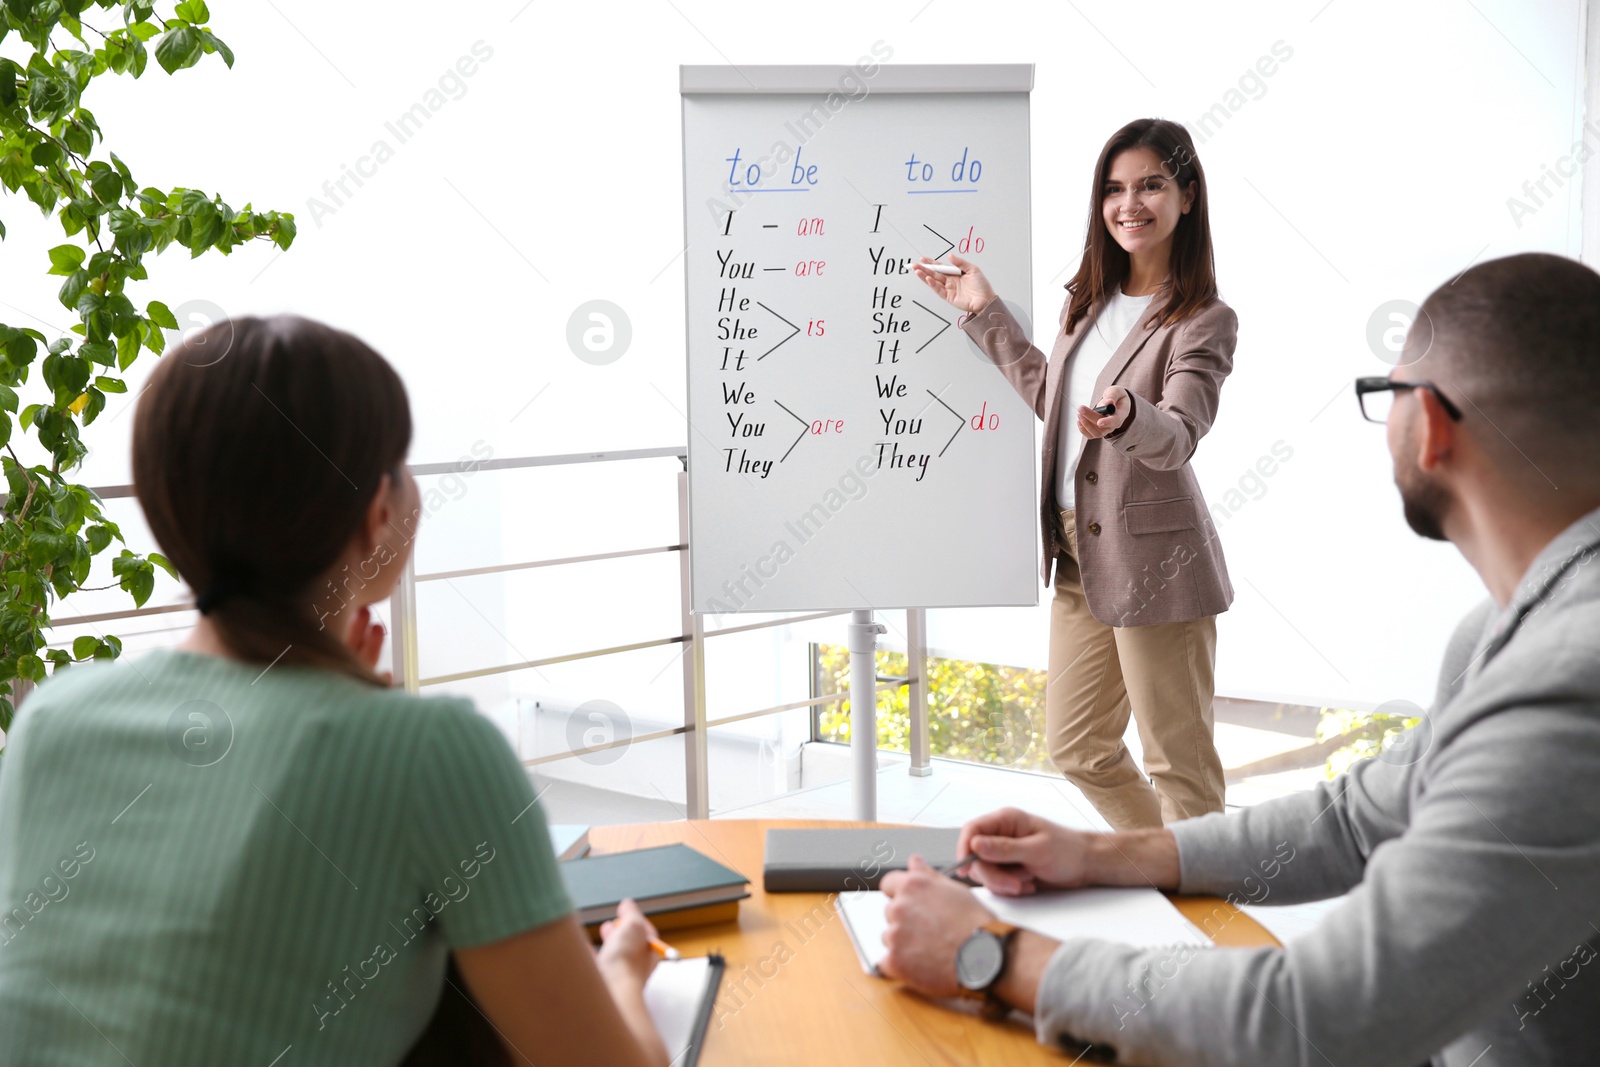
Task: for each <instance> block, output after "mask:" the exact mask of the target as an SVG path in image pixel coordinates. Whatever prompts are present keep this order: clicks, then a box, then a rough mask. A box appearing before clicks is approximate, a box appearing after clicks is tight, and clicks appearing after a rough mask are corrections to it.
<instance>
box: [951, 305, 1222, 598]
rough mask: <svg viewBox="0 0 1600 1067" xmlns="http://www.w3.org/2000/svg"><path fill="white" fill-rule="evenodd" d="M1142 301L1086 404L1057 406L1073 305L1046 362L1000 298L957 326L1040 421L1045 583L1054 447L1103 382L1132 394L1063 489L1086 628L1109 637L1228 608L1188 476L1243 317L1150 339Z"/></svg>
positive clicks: (1207, 521)
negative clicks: (1072, 502)
mask: <svg viewBox="0 0 1600 1067" xmlns="http://www.w3.org/2000/svg"><path fill="white" fill-rule="evenodd" d="M1164 300H1165V296H1164V295H1158V296H1157V297H1156V299H1154V300H1152V301H1151V302H1150V307H1149V308H1148V309H1147V310H1146V312H1145V314H1144V316H1143V318H1141V319H1140V321H1139V323H1138V325H1136V326H1135V327H1134V328H1133V330H1132V331H1131V332H1130V333H1129V334H1128V336H1127V337H1126V338H1125V339H1124V340H1123V342H1122V344H1121V345H1120V346H1119V347H1118V348H1117V350H1116V352H1115V353H1113V354H1112V356H1111V361H1110V362H1109V363H1107V364H1106V367H1105V369H1104V370H1102V371H1101V372H1100V376H1099V378H1097V379H1096V380H1095V385H1094V390H1095V391H1094V396H1093V397H1077V396H1073V397H1069V396H1066V395H1065V394H1066V387H1067V382H1068V381H1069V380H1070V379H1071V366H1072V359H1073V358H1074V354H1075V352H1074V350H1075V349H1076V348H1077V344H1078V339H1079V338H1080V337H1082V335H1083V333H1084V331H1085V330H1088V329H1089V328H1090V327H1091V326H1093V324H1094V314H1093V313H1092V312H1091V313H1090V314H1088V315H1085V316H1084V317H1083V318H1081V319H1079V320H1078V322H1077V325H1076V326H1074V327H1073V329H1072V332H1071V333H1068V332H1067V330H1066V328H1065V323H1066V318H1067V308H1068V306H1069V305H1070V303H1071V301H1070V298H1069V300H1068V301H1067V303H1065V304H1063V305H1062V308H1061V316H1060V320H1059V321H1060V323H1061V324H1062V325H1061V327H1060V329H1059V330H1058V331H1057V333H1056V340H1055V345H1054V347H1053V348H1052V350H1051V353H1050V356H1049V358H1048V359H1046V357H1045V354H1044V353H1043V352H1041V351H1040V350H1039V349H1038V348H1037V347H1035V346H1034V344H1033V343H1032V342H1031V341H1030V340H1029V339H1028V336H1027V333H1026V331H1024V330H1023V328H1022V324H1021V323H1019V322H1018V321H1017V320H1016V317H1015V316H1013V315H1012V314H1011V312H1010V311H1009V310H1007V308H1006V306H1005V303H1004V301H1002V300H1000V299H998V298H996V299H994V300H991V301H990V302H989V303H988V304H987V305H985V306H984V307H983V308H982V309H981V310H980V311H978V312H977V313H976V314H975V315H973V316H972V317H971V318H970V319H968V320H967V321H966V322H964V323H963V324H962V329H963V330H965V331H966V333H967V335H968V336H969V337H971V338H972V340H973V341H974V343H976V344H977V345H978V347H979V348H981V349H982V350H983V351H984V353H985V354H986V355H987V356H988V357H989V358H990V359H991V360H993V361H994V364H995V365H996V366H997V367H999V368H1000V371H1001V373H1003V374H1004V375H1005V376H1006V379H1007V380H1008V381H1009V382H1010V383H1011V384H1012V386H1013V387H1014V388H1015V389H1016V390H1017V392H1018V393H1020V394H1021V395H1022V398H1023V399H1024V400H1026V401H1027V402H1028V403H1029V404H1030V405H1031V406H1032V407H1033V410H1034V413H1035V414H1037V415H1038V416H1039V418H1041V419H1043V420H1044V442H1043V462H1042V463H1041V464H1040V466H1041V468H1042V469H1041V472H1040V474H1041V479H1042V491H1041V493H1040V506H1039V511H1040V529H1041V532H1042V534H1043V538H1044V568H1043V577H1044V581H1045V584H1047V585H1048V584H1049V583H1050V581H1051V564H1052V563H1054V562H1055V561H1056V560H1057V558H1058V557H1059V556H1061V555H1062V554H1063V553H1065V551H1066V546H1065V545H1062V544H1059V543H1058V542H1059V540H1060V527H1059V522H1058V518H1059V516H1058V513H1057V509H1056V501H1055V483H1056V441H1057V439H1058V438H1059V434H1060V422H1061V420H1062V419H1076V418H1077V414H1076V413H1077V409H1078V405H1079V404H1093V403H1095V402H1097V401H1098V400H1099V399H1100V397H1101V396H1102V395H1104V392H1105V389H1106V387H1107V386H1110V385H1120V386H1122V387H1123V388H1125V389H1127V390H1128V392H1129V393H1131V394H1132V395H1133V411H1132V415H1131V416H1130V418H1129V420H1128V421H1127V422H1125V423H1124V424H1123V426H1122V428H1121V429H1120V430H1118V431H1117V432H1116V433H1114V434H1112V435H1110V436H1108V437H1105V438H1100V439H1089V440H1086V441H1084V443H1083V448H1082V450H1081V451H1080V452H1079V453H1078V466H1077V470H1076V471H1075V472H1074V480H1073V484H1074V486H1075V489H1074V493H1075V496H1076V501H1077V503H1076V523H1077V533H1078V557H1079V558H1078V563H1079V569H1080V571H1081V572H1082V575H1083V589H1084V595H1085V597H1086V599H1087V600H1088V604H1089V610H1090V612H1091V613H1093V615H1094V617H1095V618H1097V619H1099V620H1100V621H1101V622H1103V623H1106V624H1107V625H1110V626H1152V625H1155V624H1158V623H1167V622H1182V621H1187V620H1190V619H1198V618H1203V617H1205V616H1207V615H1216V614H1219V613H1221V612H1223V611H1226V610H1227V609H1228V605H1229V604H1231V603H1232V602H1233V585H1232V584H1231V583H1230V582H1229V581H1228V568H1227V564H1226V563H1225V562H1224V561H1223V558H1222V544H1221V542H1219V541H1218V540H1217V530H1216V526H1215V524H1213V523H1212V521H1211V514H1210V512H1209V511H1208V510H1207V508H1206V503H1205V500H1204V498H1203V497H1202V496H1201V494H1200V485H1199V483H1198V482H1197V481H1196V480H1195V476H1194V471H1193V470H1192V469H1191V468H1190V466H1189V457H1190V456H1192V455H1194V449H1195V445H1196V443H1198V442H1199V440H1200V438H1202V437H1204V436H1205V434H1206V431H1207V430H1209V429H1210V428H1211V423H1212V420H1214V419H1215V418H1216V414H1217V401H1218V397H1219V394H1220V393H1221V390H1222V382H1223V379H1225V378H1227V376H1228V373H1229V372H1230V371H1231V370H1232V369H1233V349H1234V343H1235V340H1236V338H1237V334H1238V325H1239V318H1238V316H1237V315H1235V314H1234V312H1233V309H1232V308H1230V307H1228V305H1227V304H1224V303H1223V302H1222V301H1221V300H1214V301H1212V302H1211V303H1210V304H1208V305H1207V306H1206V307H1204V308H1202V309H1201V310H1200V311H1199V312H1197V313H1196V314H1194V315H1191V316H1190V317H1189V318H1187V319H1185V320H1184V321H1182V322H1179V323H1176V324H1169V325H1167V326H1164V327H1161V328H1159V329H1157V328H1155V326H1154V325H1153V320H1154V318H1155V313H1156V312H1157V311H1158V310H1159V309H1160V305H1161V304H1162V303H1163V302H1164Z"/></svg>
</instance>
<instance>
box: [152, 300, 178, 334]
mask: <svg viewBox="0 0 1600 1067" xmlns="http://www.w3.org/2000/svg"><path fill="white" fill-rule="evenodd" d="M144 310H145V314H146V315H149V316H150V321H151V322H153V323H155V324H156V325H157V326H160V327H161V328H162V329H164V330H176V329H177V328H178V319H177V316H175V315H173V313H172V309H171V308H169V307H167V305H165V304H163V303H162V302H161V301H159V300H152V301H150V303H149V304H147V305H146V306H145V309H144Z"/></svg>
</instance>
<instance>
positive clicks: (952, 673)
mask: <svg viewBox="0 0 1600 1067" xmlns="http://www.w3.org/2000/svg"><path fill="white" fill-rule="evenodd" d="M812 655H813V657H814V660H813V668H814V678H815V683H814V685H815V689H816V691H815V693H813V695H814V696H821V695H822V694H824V693H844V692H849V689H850V651H849V649H848V648H846V647H845V646H844V645H824V644H816V645H813V646H812ZM927 662H928V735H929V740H928V743H929V752H930V755H933V756H938V757H942V758H944V759H955V760H963V761H966V762H968V763H980V764H985V765H988V766H991V767H1005V768H1007V769H1010V770H1019V771H1035V772H1042V773H1045V774H1052V775H1053V774H1056V773H1058V772H1057V771H1056V769H1055V766H1054V765H1053V764H1052V763H1051V762H1050V754H1049V751H1048V749H1047V743H1046V741H1045V731H1044V688H1045V673H1046V672H1044V671H1042V670H1034V669H1030V668H1027V667H1010V666H1005V665H1003V664H996V663H978V662H975V661H973V660H963V659H940V658H936V657H933V656H930V657H928V661H927ZM877 668H878V678H879V680H880V681H882V680H885V679H904V678H905V677H906V674H907V662H906V656H905V654H904V653H901V652H886V651H882V650H880V651H879V652H878V654H877ZM1402 708H1410V706H1409V705H1404V703H1403V702H1392V703H1391V704H1388V705H1385V706H1384V707H1383V708H1380V709H1378V710H1376V711H1353V710H1350V709H1345V708H1337V707H1327V706H1324V707H1321V708H1319V709H1316V710H1317V712H1318V714H1319V716H1320V721H1319V723H1318V726H1317V730H1316V735H1315V737H1307V738H1306V739H1305V745H1306V747H1305V748H1304V749H1303V750H1301V752H1297V753H1294V754H1291V757H1290V758H1292V756H1294V755H1303V757H1304V761H1302V762H1288V761H1284V762H1282V765H1281V766H1280V767H1276V768H1273V769H1275V770H1292V769H1294V768H1297V767H1313V766H1319V765H1320V767H1321V770H1322V773H1323V774H1324V775H1325V776H1326V777H1328V778H1330V779H1331V778H1334V777H1337V776H1338V775H1339V774H1342V773H1344V772H1345V771H1346V770H1348V769H1349V767H1350V765H1351V764H1352V763H1354V762H1355V761H1356V760H1359V759H1366V758H1370V757H1373V756H1377V755H1379V754H1380V753H1382V752H1384V751H1385V750H1387V749H1389V748H1390V747H1392V746H1394V745H1397V744H1425V743H1426V742H1425V740H1423V739H1417V738H1409V739H1408V738H1407V737H1406V735H1405V731H1406V730H1407V729H1408V728H1410V727H1412V726H1416V725H1417V724H1418V723H1419V722H1422V721H1423V717H1422V715H1421V712H1420V709H1414V708H1410V710H1412V711H1415V712H1416V714H1408V713H1407V712H1406V711H1404V710H1401V709H1402ZM1307 710H1311V709H1309V708H1308V709H1307ZM815 721H816V729H815V732H814V739H815V740H817V741H828V742H834V743H838V744H849V742H850V701H849V700H848V699H845V700H841V701H839V702H838V703H836V704H830V705H826V706H824V707H822V708H819V709H818V710H817V712H816V719H815ZM1226 728H1227V727H1226V726H1224V727H1222V729H1224V730H1225V729H1226ZM1222 747H1224V748H1227V746H1226V745H1223V746H1222ZM878 748H880V749H883V750H885V751H889V752H909V751H910V748H911V714H910V700H909V692H908V688H907V687H906V686H904V685H901V686H898V687H896V688H893V689H886V690H884V691H882V692H880V693H879V694H878ZM1229 757H1230V752H1229V751H1224V752H1223V758H1224V763H1225V765H1227V766H1233V764H1230V763H1228V762H1227V761H1228V759H1229ZM1235 757H1236V758H1239V757H1237V754H1235ZM1396 758H1404V754H1403V753H1402V754H1401V755H1400V756H1398V757H1396ZM1242 762H1248V759H1247V758H1246V759H1242ZM1263 772H1264V771H1263Z"/></svg>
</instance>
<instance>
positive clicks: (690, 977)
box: [644, 954, 723, 1067]
mask: <svg viewBox="0 0 1600 1067" xmlns="http://www.w3.org/2000/svg"><path fill="white" fill-rule="evenodd" d="M722 971H723V960H722V957H721V956H718V955H715V954H713V955H710V956H695V957H692V958H690V959H682V960H662V961H661V962H659V963H657V964H656V969H655V970H654V971H652V972H651V973H650V981H649V982H647V983H645V987H644V1005H645V1007H646V1008H648V1009H649V1010H650V1018H652V1019H654V1020H655V1024H656V1030H657V1031H659V1032H660V1034H661V1041H662V1043H663V1044H665V1045H666V1046H667V1055H668V1056H670V1057H671V1064H672V1067H694V1065H695V1063H696V1062H697V1061H698V1060H699V1059H700V1048H701V1046H702V1045H703V1044H704V1043H705V1039H706V1028H707V1025H708V1024H709V1023H710V1022H711V1009H712V1007H713V1006H714V1005H715V1004H716V1002H717V987H718V986H720V985H721V984H722Z"/></svg>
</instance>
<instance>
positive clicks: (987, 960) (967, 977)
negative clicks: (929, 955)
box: [956, 930, 1006, 991]
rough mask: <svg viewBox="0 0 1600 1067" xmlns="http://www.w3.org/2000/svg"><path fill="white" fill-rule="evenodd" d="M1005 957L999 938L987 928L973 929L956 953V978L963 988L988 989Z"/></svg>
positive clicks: (997, 974) (996, 976) (997, 975)
mask: <svg viewBox="0 0 1600 1067" xmlns="http://www.w3.org/2000/svg"><path fill="white" fill-rule="evenodd" d="M1005 958H1006V953H1005V946H1004V945H1003V944H1001V942H1000V938H998V937H996V936H995V935H994V934H992V933H990V932H989V931H987V930H975V931H973V934H972V936H971V937H969V938H967V939H966V940H965V941H964V942H962V944H961V950H960V951H959V952H957V953H956V980H957V981H959V982H960V983H961V985H962V987H963V988H965V989H971V990H975V991H982V990H985V989H988V988H989V987H990V986H991V985H993V984H994V980H995V979H996V978H998V977H999V976H1000V969H1001V967H1002V966H1004V964H1005Z"/></svg>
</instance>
